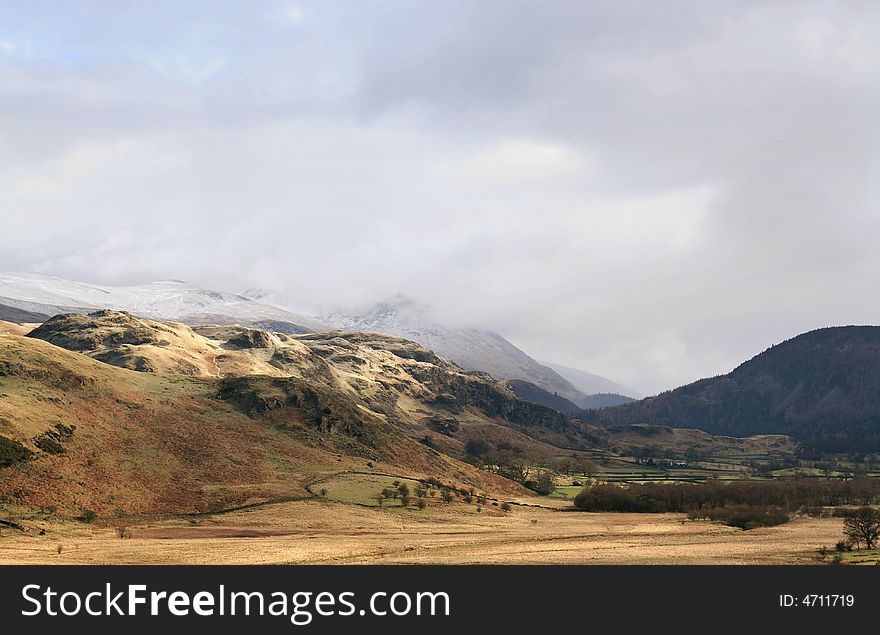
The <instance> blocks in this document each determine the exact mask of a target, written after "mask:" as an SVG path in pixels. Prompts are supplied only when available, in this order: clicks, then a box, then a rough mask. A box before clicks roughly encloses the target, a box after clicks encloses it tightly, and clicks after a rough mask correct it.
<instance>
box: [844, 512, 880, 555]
mask: <svg viewBox="0 0 880 635" xmlns="http://www.w3.org/2000/svg"><path fill="white" fill-rule="evenodd" d="M843 533H844V534H846V537H847V538H848V539H849V540H850V541H851V542H854V543H855V544H857V545H858V544H861V543H865V548H866V549H873V548H874V545H875V544H876V543H877V539H878V538H880V511H877V510H876V509H873V508H871V507H862V508H861V509H858V510H856V511H855V512H853V513H852V515H850V516H847V517H846V519H844V521H843Z"/></svg>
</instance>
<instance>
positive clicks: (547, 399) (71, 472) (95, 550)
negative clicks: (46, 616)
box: [0, 309, 880, 564]
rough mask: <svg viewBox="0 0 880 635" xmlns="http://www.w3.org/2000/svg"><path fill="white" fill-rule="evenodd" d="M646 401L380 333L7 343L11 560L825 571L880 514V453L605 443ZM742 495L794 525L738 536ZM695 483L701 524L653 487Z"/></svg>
mask: <svg viewBox="0 0 880 635" xmlns="http://www.w3.org/2000/svg"><path fill="white" fill-rule="evenodd" d="M655 399H667V397H664V396H661V397H658V398H655ZM650 403H652V400H650V399H649V400H644V401H642V402H634V403H626V404H623V405H620V406H617V407H610V408H606V409H602V410H585V409H583V408H580V407H579V406H577V405H576V404H574V403H573V402H571V401H569V400H566V399H565V398H563V397H561V396H560V395H558V394H556V393H550V392H548V391H546V390H544V389H543V388H541V387H539V386H537V385H534V384H531V383H529V382H527V381H525V380H505V379H496V378H495V377H493V376H491V375H490V374H488V373H486V372H482V371H475V370H466V369H464V368H462V367H461V366H459V365H458V364H456V363H454V362H452V361H449V360H447V359H444V358H443V357H441V356H438V355H437V354H436V353H435V352H434V351H432V350H430V349H428V348H426V347H424V346H422V345H420V344H418V343H416V342H413V341H409V340H406V339H402V338H400V337H395V336H391V335H383V334H378V333H371V332H364V331H341V330H329V331H327V330H325V331H319V332H304V333H290V332H282V331H271V330H263V329H259V328H254V327H252V326H242V325H239V324H199V325H187V324H183V323H181V322H172V321H168V320H152V319H147V318H141V317H136V316H134V315H132V314H130V313H127V312H122V311H117V310H110V309H99V310H95V311H91V312H87V313H81V312H74V313H65V314H59V315H55V316H54V317H51V318H49V319H46V320H44V321H42V322H41V323H14V322H0V562H7V563H12V562H18V563H25V562H34V563H36V562H41V563H42V562H46V563H52V562H55V563H62V562H64V563H68V562H69V563H74V562H76V563H98V562H107V563H119V562H139V563H170V562H210V563H235V562H266V563H270V562H271V563H281V562H301V563H326V562H338V563H406V562H412V563H416V562H418V563H543V562H554V563H607V564H612V563H614V564H621V563H657V564H662V563H676V562H678V563H767V564H770V563H800V562H815V561H817V558H820V556H819V555H817V554H819V553H820V551H819V550H820V548H822V549H824V550H825V551H824V553H826V554H827V553H828V551H827V550H828V549H829V548H833V545H835V544H836V543H838V542H839V540H840V536H841V534H842V527H843V524H844V517H845V516H846V514H849V513H851V512H852V510H854V509H856V507H857V506H858V505H859V504H861V501H864V502H865V503H872V502H873V503H876V499H877V498H878V492H877V488H876V487H875V484H876V483H877V482H878V479H877V477H878V476H880V461H878V457H877V455H876V454H872V453H871V452H849V453H836V454H832V453H827V452H825V453H822V452H817V450H816V449H815V448H813V447H811V446H810V445H809V444H805V443H804V442H803V441H802V440H799V439H797V438H795V437H792V436H786V435H782V434H766V433H758V434H755V435H753V436H719V435H712V434H709V433H707V432H704V431H702V430H699V429H695V428H687V427H683V428H678V427H672V426H670V425H667V423H668V422H669V419H668V418H667V419H664V420H663V421H662V422H650V421H645V422H643V421H641V419H636V420H625V421H622V422H621V423H618V424H617V425H608V424H607V422H608V421H610V420H612V419H613V418H615V417H623V416H625V413H627V412H630V411H632V410H633V409H634V408H642V409H644V408H646V407H648V406H646V405H645V404H650ZM646 419H648V420H650V417H647V416H646ZM725 483H730V484H731V485H730V487H729V488H727V489H729V492H730V493H731V494H733V493H734V492H739V491H740V490H741V489H742V488H740V485H741V484H744V483H745V484H752V485H753V486H755V487H758V486H760V484H762V483H764V484H766V486H767V487H769V488H770V489H767V490H766V492H765V493H764V494H760V493H759V496H760V497H763V498H764V499H766V500H768V501H770V500H773V501H776V500H777V499H778V500H779V501H785V504H784V507H785V509H783V508H782V507H781V506H780V505H779V504H778V503H776V502H774V503H773V504H772V505H770V506H768V505H767V504H766V503H765V504H764V505H763V506H762V507H760V508H758V507H755V508H754V509H755V510H756V511H755V514H757V516H755V518H757V520H755V521H749V524H748V525H746V526H745V530H743V528H742V526H743V523H745V522H746V521H736V520H734V521H730V522H728V521H725V520H724V518H727V516H724V515H723V514H722V515H719V508H718V507H717V502H710V501H717V499H718V496H719V495H721V496H722V497H723V496H724V491H726V489H725V488H724V484H725ZM823 483H825V484H830V486H826V485H823ZM734 485H736V487H737V488H739V489H734ZM681 486H684V487H691V488H694V489H693V490H691V489H688V490H687V491H688V492H694V493H695V492H697V491H703V490H704V489H705V490H706V491H707V492H708V493H709V498H707V499H706V501H707V502H706V503H705V505H706V507H705V509H704V512H705V513H703V512H700V513H692V512H693V510H694V508H693V507H687V506H684V507H683V506H682V505H681V504H680V503H673V502H670V501H663V500H661V499H662V498H663V496H659V498H658V491H655V490H651V489H650V487H662V488H664V489H663V490H662V493H663V494H664V495H665V494H668V493H671V492H674V491H679V490H673V489H672V488H673V487H681ZM698 486H699V487H700V488H701V489H699V490H698V489H697V487H698ZM718 487H720V488H721V489H720V490H719V489H718ZM786 487H787V488H788V489H784V488H786ZM608 488H611V489H610V490H609V489H608ZM646 488H647V489H646ZM666 488H669V489H666ZM756 491H758V490H756ZM582 492H594V493H596V495H597V496H598V495H599V494H601V495H602V496H608V495H612V496H611V498H605V499H603V498H598V499H596V498H595V497H594V498H593V499H591V500H590V502H589V503H588V504H586V503H585V504H582V501H581V497H580V496H579V495H580V494H582ZM615 492H617V493H615ZM627 492H629V494H627ZM774 492H776V493H774ZM779 492H791V493H792V495H791V496H789V495H788V494H784V493H783V494H779ZM719 493H720V494H719ZM618 494H619V496H618ZM624 495H626V496H629V497H630V498H631V499H632V500H628V499H626V497H625V496H624ZM742 495H743V496H746V498H744V499H743V500H752V499H753V498H755V496H753V495H752V494H748V495H746V494H742ZM737 496H739V494H737ZM615 497H618V498H619V497H624V498H620V500H619V501H618V500H617V499H616V498H615ZM640 497H641V498H640ZM644 497H654V498H657V500H656V501H653V499H651V500H652V501H653V502H649V503H644V502H638V501H642V499H643V498H644ZM673 498H674V497H673ZM636 499H638V500H636ZM645 500H647V499H645ZM695 500H696V499H695ZM701 500H702V499H701ZM731 500H733V499H731ZM755 500H758V498H755ZM615 501H616V502H615ZM703 504H704V503H703V502H699V503H697V502H695V503H693V505H699V509H703ZM737 504H738V503H737ZM585 505H587V506H585ZM597 505H598V507H596V506H597ZM721 506H722V508H723V507H724V502H723V498H722V502H721ZM578 509H588V511H577V510H578ZM689 510H690V511H689ZM645 511H649V512H652V513H632V512H645ZM685 512H687V513H685ZM762 514H763V516H762ZM728 516H729V514H728ZM777 517H780V518H783V517H784V518H783V519H782V520H780V521H777V520H772V519H774V518H777ZM719 519H720V520H719ZM737 522H739V523H740V526H735V525H736V523H737ZM852 553H853V554H857V555H852V556H850V555H849V554H848V553H847V556H846V557H847V558H848V559H850V560H851V561H853V562H859V563H870V562H873V559H872V558H873V555H872V552H870V551H857V552H856V551H854V552H852ZM840 557H841V558H843V556H840ZM821 558H827V556H821ZM821 558H820V559H821Z"/></svg>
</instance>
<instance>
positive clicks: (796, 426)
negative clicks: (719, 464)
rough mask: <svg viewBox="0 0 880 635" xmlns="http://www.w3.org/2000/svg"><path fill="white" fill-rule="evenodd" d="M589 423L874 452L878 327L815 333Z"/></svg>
mask: <svg viewBox="0 0 880 635" xmlns="http://www.w3.org/2000/svg"><path fill="white" fill-rule="evenodd" d="M585 419H586V420H588V421H593V422H596V423H600V424H603V425H621V424H635V423H648V424H654V425H671V426H675V427H679V428H697V429H700V430H703V431H705V432H708V433H710V434H721V435H730V436H737V437H743V436H748V435H754V434H785V435H790V436H792V437H794V438H796V439H799V440H802V441H805V442H807V443H809V444H810V445H812V446H814V447H816V448H821V449H826V450H847V451H861V450H864V451H868V450H871V449H874V448H877V447H880V326H842V327H829V328H823V329H819V330H815V331H810V332H808V333H804V334H802V335H798V336H797V337H794V338H792V339H789V340H786V341H784V342H782V343H781V344H777V345H775V346H773V347H771V348H769V349H767V350H766V351H764V352H763V353H761V354H759V355H757V356H755V357H754V358H752V359H750V360H749V361H747V362H745V363H743V364H741V365H740V366H738V367H737V368H736V369H734V370H733V371H732V372H730V373H728V374H726V375H721V376H718V377H713V378H710V379H702V380H700V381H697V382H694V383H692V384H689V385H687V386H682V387H681V388H676V389H675V390H672V391H669V392H664V393H661V394H660V395H657V396H656V397H649V398H648V399H643V400H642V401H638V402H634V403H630V404H626V405H622V406H618V407H615V408H607V409H603V410H600V411H596V412H592V413H589V414H588V415H587V416H586V417H585Z"/></svg>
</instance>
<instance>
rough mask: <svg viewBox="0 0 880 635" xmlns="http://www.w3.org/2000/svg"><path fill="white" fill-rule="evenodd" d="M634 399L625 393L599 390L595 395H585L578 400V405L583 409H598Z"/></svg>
mask: <svg viewBox="0 0 880 635" xmlns="http://www.w3.org/2000/svg"><path fill="white" fill-rule="evenodd" d="M634 401H635V399H633V398H632V397H627V396H626V395H618V394H615V393H607V392H600V393H596V394H595V395H587V396H586V397H584V398H583V399H581V400H580V401H579V402H578V405H579V406H580V407H581V408H583V409H584V410H598V409H599V408H611V407H613V406H620V405H622V404H625V403H632V402H634Z"/></svg>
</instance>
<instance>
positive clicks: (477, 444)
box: [464, 439, 489, 457]
mask: <svg viewBox="0 0 880 635" xmlns="http://www.w3.org/2000/svg"><path fill="white" fill-rule="evenodd" d="M464 451H465V452H466V453H467V455H468V456H474V457H477V456H483V455H485V454H486V453H488V452H489V444H488V443H486V442H485V441H481V440H479V439H471V440H470V441H468V442H467V443H465V445H464Z"/></svg>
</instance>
